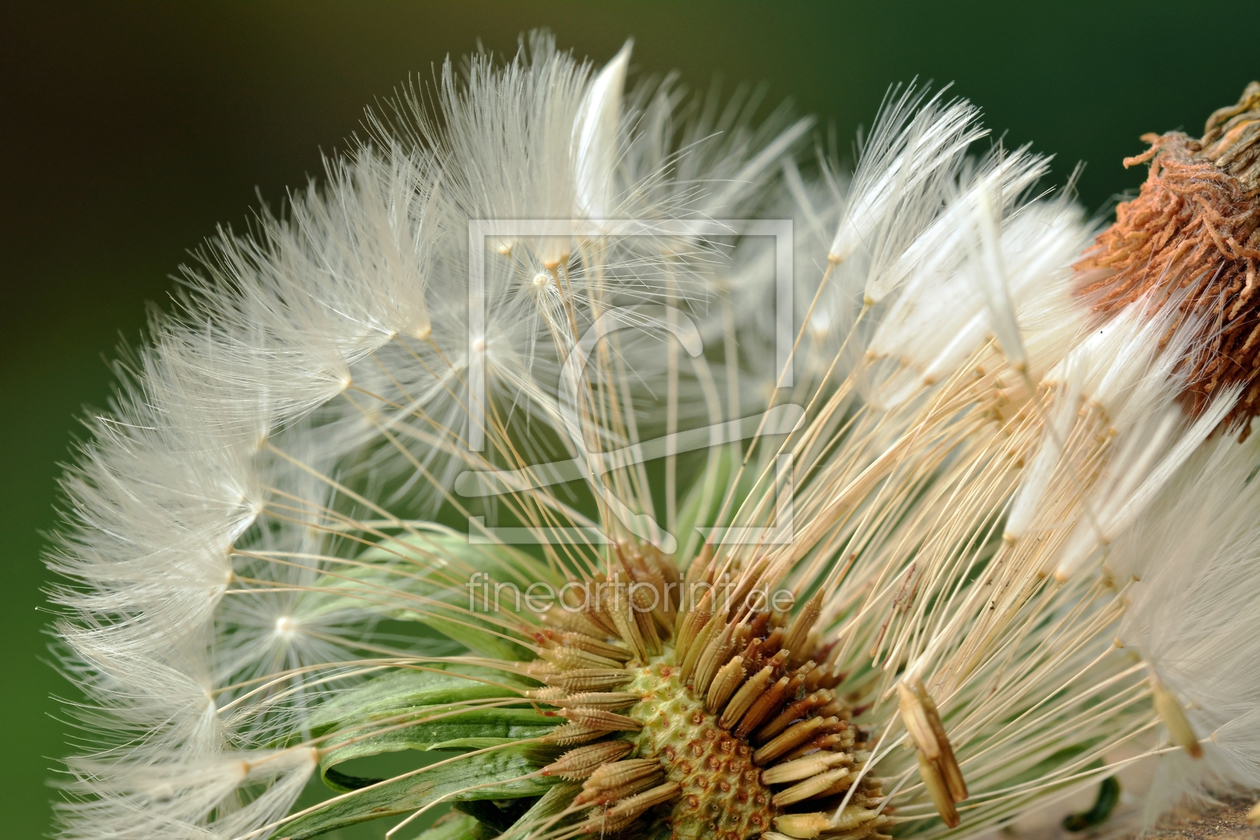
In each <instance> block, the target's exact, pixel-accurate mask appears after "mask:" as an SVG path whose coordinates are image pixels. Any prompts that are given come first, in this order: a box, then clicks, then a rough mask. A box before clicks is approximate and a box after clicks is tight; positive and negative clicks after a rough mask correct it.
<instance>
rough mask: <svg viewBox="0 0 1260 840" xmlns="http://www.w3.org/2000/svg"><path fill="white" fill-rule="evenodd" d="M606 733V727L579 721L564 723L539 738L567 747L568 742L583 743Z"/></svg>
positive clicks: (545, 741)
mask: <svg viewBox="0 0 1260 840" xmlns="http://www.w3.org/2000/svg"><path fill="white" fill-rule="evenodd" d="M607 734H608V730H607V729H601V728H598V727H593V726H586V725H584V724H581V723H565V724H561V725H560V726H557V727H556V728H555V729H553V730H551V731H550V732H548V733H547V734H546V735H544V736H543V737H542V739H541V740H542V741H543V742H544V743H548V744H560V745H562V746H566V747H567V746H569V745H570V744H584V743H586V742H587V741H594V740H595V739H596V738H602V737H603V736H605V735H607Z"/></svg>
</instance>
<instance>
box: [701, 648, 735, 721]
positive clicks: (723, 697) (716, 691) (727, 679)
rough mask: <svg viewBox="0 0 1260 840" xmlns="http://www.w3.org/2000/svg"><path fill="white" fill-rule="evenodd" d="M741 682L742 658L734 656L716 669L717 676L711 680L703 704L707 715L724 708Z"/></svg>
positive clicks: (714, 713)
mask: <svg viewBox="0 0 1260 840" xmlns="http://www.w3.org/2000/svg"><path fill="white" fill-rule="evenodd" d="M743 682H744V657H742V656H736V657H735V658H734V659H732V660H731V661H730V662H727V663H726V664H725V665H723V666H722V667H721V668H719V669H718V672H717V676H715V677H714V678H713V683H712V684H711V685H710V686H709V693H708V696H707V697H706V698H705V704H704V705H705V708H706V709H708V710H709V714H711V715H716V714H717V713H718V712H719V711H721V710H722V709H723V708H725V707H726V701H728V700H730V699H731V695H732V694H734V693H735V690H736V689H737V688H739V686H740V685H741V684H742V683H743Z"/></svg>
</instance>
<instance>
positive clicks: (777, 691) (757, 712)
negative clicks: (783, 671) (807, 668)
mask: <svg viewBox="0 0 1260 840" xmlns="http://www.w3.org/2000/svg"><path fill="white" fill-rule="evenodd" d="M789 683H790V680H788V678H787V677H780V678H779V680H778V682H776V683H775V684H774V685H772V686H770V688H769V690H767V691H766V693H765V694H763V695H761V696H760V697H758V698H757V699H755V700H754V701H753V704H752V705H751V706H749V707H748V711H747V712H746V713H745V714H744V717H743V719H742V720H741V721H740V722H739V726H737V727H735V736H736V737H738V738H747V737H748V733H749V732H752V731H753V730H754V729H756V728H757V727H758V726H760V725H761V724H762V723H763V722H765V720H766V718H768V717H770V715H772V714H774V712H775V710H776V709H778V708H780V707H781V706H782V705H783V700H784V698H786V697H787V696H788V685H789Z"/></svg>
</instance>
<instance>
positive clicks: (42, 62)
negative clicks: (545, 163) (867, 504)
mask: <svg viewBox="0 0 1260 840" xmlns="http://www.w3.org/2000/svg"><path fill="white" fill-rule="evenodd" d="M1255 13H1256V5H1255V2H1254V0H1251V2H1232V3H1231V2H1215V3H1213V4H1212V5H1211V6H1210V8H1208V7H1205V8H1204V9H1202V10H1200V11H1193V10H1192V9H1191V7H1190V6H1189V5H1187V4H1185V3H1165V2H1149V1H1148V2H1145V3H1141V4H1135V3H1123V4H1121V3H1114V4H1102V3H1099V2H1093V3H1080V2H1054V3H1021V4H1011V3H997V2H988V3H980V2H970V3H962V2H959V3H953V2H932V3H928V2H924V3H893V2H882V3H871V2H861V3H849V2H843V3H842V2H836V3H805V2H775V3H768V2H767V3H753V2H726V3H712V2H693V3H686V4H681V3H666V2H636V3H621V4H608V3H601V4H595V3H581V2H524V3H509V2H485V0H476V1H475V2H470V0H459V2H450V3H444V4H436V3H432V4H431V3H417V2H409V3H405V2H378V3H367V2H332V1H331V0H301V1H300V2H299V0H292V1H291V2H262V0H255V1H254V2H226V1H225V0H216V2H196V3H195V2H181V3H155V2H150V3H142V2H109V3H99V2H98V3H86V2H84V3H67V2H50V0H39V2H31V3H7V4H5V8H4V9H3V10H2V11H0V151H2V152H3V154H2V155H0V319H2V320H3V322H2V324H0V346H2V347H3V353H0V400H3V403H2V405H3V411H0V441H3V445H2V446H0V458H2V459H3V461H2V462H0V464H2V466H3V472H2V473H0V476H2V478H0V499H2V501H0V517H3V519H2V521H0V534H3V537H4V540H3V543H2V545H3V548H0V551H2V552H3V562H4V569H5V570H6V571H8V572H12V573H13V578H12V579H10V580H5V581H4V582H3V584H2V585H0V599H2V600H0V639H2V640H3V644H2V645H0V656H3V661H2V662H0V667H2V668H3V670H2V671H0V711H2V713H3V729H0V732H2V735H0V738H2V743H3V750H4V760H3V761H0V814H3V829H2V830H0V835H2V836H3V837H5V838H34V837H39V836H41V835H42V834H43V833H45V832H46V831H47V830H48V825H49V813H50V812H49V806H48V804H47V803H48V800H49V799H50V797H51V795H52V794H51V792H50V790H49V788H48V787H47V785H48V782H49V780H50V779H51V778H52V777H53V771H52V770H51V769H50V768H51V767H52V765H53V758H54V757H56V756H57V755H59V754H61V753H62V752H63V747H62V743H63V739H64V732H65V726H64V725H63V723H61V722H60V721H58V720H57V719H56V718H57V716H58V715H59V713H58V711H57V708H56V706H55V705H54V704H53V703H52V702H51V701H50V700H49V699H48V697H49V695H50V694H59V695H62V696H67V695H69V694H70V691H69V689H68V688H67V686H66V685H64V684H63V683H62V682H61V680H60V678H59V677H58V676H57V675H56V674H55V672H54V671H53V670H52V669H51V668H50V667H49V666H48V665H47V664H46V663H45V662H44V661H43V659H44V649H45V646H46V637H45V635H44V632H45V631H44V626H45V624H46V622H47V620H48V613H47V612H45V611H44V608H43V596H42V594H41V587H43V586H44V585H45V584H46V583H47V581H48V576H47V575H46V573H45V572H44V570H43V567H42V565H41V563H40V560H39V557H40V552H41V545H42V539H43V538H42V536H41V532H46V531H47V530H48V529H51V528H52V527H54V522H55V517H54V513H53V505H54V502H55V498H56V491H55V480H56V476H57V473H58V471H59V467H58V462H59V461H61V460H63V459H65V458H66V457H67V454H68V452H69V448H70V446H71V445H72V441H73V440H74V439H75V437H76V434H77V420H76V417H78V416H81V415H82V414H83V412H84V410H85V407H86V406H100V405H103V404H104V402H105V400H106V398H107V396H108V393H109V381H110V374H109V372H108V369H107V367H106V362H105V359H106V358H107V357H109V356H110V355H112V353H113V349H114V347H115V346H116V345H117V344H118V342H119V340H120V336H121V337H125V338H127V339H129V340H132V339H134V338H135V337H137V336H138V335H139V331H140V329H141V327H142V325H143V322H144V313H145V308H144V307H145V302H146V301H158V302H161V301H163V300H164V299H165V297H166V294H167V292H168V290H169V289H170V287H171V281H170V279H169V277H170V275H171V273H172V272H173V271H174V269H175V268H176V266H177V265H178V264H179V263H180V262H181V261H183V260H184V259H186V251H187V249H189V248H192V247H194V246H196V245H197V244H198V243H199V242H200V240H201V239H202V238H203V237H205V236H206V235H208V234H210V233H212V232H213V229H214V226H215V224H216V223H219V222H229V223H232V224H234V225H235V226H238V227H239V226H240V225H241V223H242V222H243V221H244V220H245V219H246V217H247V214H248V212H249V209H250V208H251V207H253V206H255V205H256V204H257V201H258V195H261V196H262V197H263V198H264V199H265V200H267V201H268V202H270V203H272V204H276V203H278V202H279V201H280V200H281V199H282V198H283V195H284V189H285V187H286V186H296V185H301V184H303V183H304V182H305V180H306V179H307V177H308V176H309V175H314V174H317V173H318V172H319V170H320V158H319V155H320V150H323V151H325V152H331V151H334V150H337V149H339V148H344V147H345V145H346V142H345V138H347V137H348V136H350V135H351V134H352V133H354V132H355V131H356V130H357V129H358V128H359V127H360V120H361V117H362V113H363V112H362V109H363V106H364V105H366V104H368V103H370V102H372V101H373V100H374V99H375V98H377V97H383V96H388V95H389V94H390V93H391V91H392V90H393V89H394V87H395V85H397V84H398V83H399V82H401V81H403V80H405V79H406V78H407V76H408V74H412V73H418V74H420V75H421V76H422V77H426V78H427V77H428V76H429V74H430V67H431V65H432V64H433V63H434V62H439V61H440V60H441V59H442V57H443V56H444V55H445V54H446V53H447V52H453V53H456V54H460V53H464V52H467V51H469V50H471V49H473V48H474V47H475V45H476V41H477V39H478V38H480V39H482V41H483V43H484V44H485V45H486V46H487V47H489V48H491V49H494V50H496V51H508V52H510V51H512V50H513V49H514V47H515V42H516V37H517V34H518V33H519V32H521V31H522V30H526V29H529V28H532V27H537V26H547V27H550V28H551V29H553V30H554V31H555V32H556V33H557V35H558V37H559V40H560V43H561V44H562V45H563V46H565V47H571V48H573V50H574V51H575V52H576V53H577V54H579V55H585V56H590V57H592V58H594V59H596V60H597V61H602V60H604V59H606V58H608V57H610V56H611V55H612V54H613V53H614V52H615V51H616V50H617V49H618V47H620V45H621V43H622V42H623V41H624V39H625V38H626V37H627V36H634V38H635V39H636V42H635V53H634V67H635V68H636V69H637V70H639V71H647V72H663V71H666V70H669V69H671V68H677V69H679V70H681V71H682V74H683V78H684V79H685V80H687V81H689V82H690V83H692V84H693V85H697V86H707V85H708V84H709V83H710V81H711V80H712V79H713V77H714V76H715V74H720V75H721V76H722V77H723V78H724V80H726V82H727V83H728V85H729V84H731V83H734V82H737V81H741V80H753V81H757V80H766V81H768V82H769V83H770V85H771V87H770V99H771V100H778V99H781V98H787V97H790V98H792V99H794V100H795V102H796V104H797V106H798V108H799V110H801V111H805V112H813V113H816V114H818V115H820V116H821V118H822V120H823V122H824V125H825V124H827V123H830V124H832V125H834V127H835V130H836V133H837V136H838V137H839V138H840V146H841V148H843V149H847V148H849V146H850V140H851V138H852V137H853V136H854V133H855V131H856V129H857V127H858V126H859V125H867V126H869V125H870V122H871V119H872V117H873V116H874V114H875V111H876V109H877V107H878V105H879V102H880V99H881V97H882V96H883V95H884V92H885V90H886V89H887V87H888V86H889V84H891V83H893V82H898V81H908V80H910V79H911V78H913V77H915V76H918V77H919V78H920V79H934V80H936V81H937V82H946V81H953V82H955V83H956V87H955V88H954V90H955V91H956V92H957V93H959V94H962V95H965V96H967V97H969V98H971V99H973V100H974V101H975V102H977V103H978V104H980V105H981V106H982V107H983V108H984V110H985V113H986V121H987V123H988V124H989V125H990V126H991V127H992V128H994V129H996V130H997V131H998V132H1002V131H1005V132H1007V134H1006V144H1007V145H1008V147H1009V146H1013V145H1017V144H1020V143H1023V142H1026V141H1029V140H1032V141H1035V146H1036V148H1037V149H1039V150H1042V151H1048V152H1054V153H1056V154H1057V155H1058V157H1057V162H1056V169H1055V176H1056V178H1057V179H1059V180H1061V179H1062V178H1063V177H1064V176H1065V175H1066V174H1067V172H1069V171H1070V169H1071V167H1072V165H1074V164H1075V163H1076V162H1077V161H1086V162H1088V163H1089V167H1088V169H1087V170H1086V171H1085V175H1084V179H1083V180H1082V181H1081V184H1080V188H1079V195H1080V199H1081V201H1082V202H1083V203H1084V204H1085V205H1086V206H1087V207H1088V208H1089V209H1090V210H1091V211H1100V210H1105V209H1106V208H1107V207H1109V205H1110V203H1111V202H1112V201H1113V199H1114V197H1115V196H1116V195H1117V194H1119V193H1121V192H1122V191H1125V190H1133V189H1135V188H1136V187H1137V185H1138V184H1139V183H1140V182H1141V180H1142V177H1143V174H1142V172H1139V171H1129V172H1126V171H1125V170H1124V169H1122V168H1121V166H1120V159H1121V158H1122V157H1124V156H1126V155H1131V154H1135V153H1137V152H1139V151H1141V150H1142V148H1143V144H1142V143H1141V142H1140V141H1139V140H1138V136H1139V135H1140V134H1142V133H1144V132H1147V131H1165V130H1169V129H1174V128H1186V129H1187V130H1190V131H1192V132H1194V133H1196V134H1197V133H1198V132H1199V130H1200V129H1201V127H1202V124H1203V120H1204V119H1205V117H1206V116H1207V115H1208V113H1210V112H1211V111H1212V110H1213V109H1214V108H1216V107H1218V106H1220V105H1224V104H1227V103H1232V102H1234V101H1235V100H1236V98H1237V96H1238V94H1239V93H1240V92H1241V90H1242V88H1243V86H1244V85H1245V84H1246V83H1247V82H1248V81H1250V80H1251V79H1252V78H1256V77H1260V58H1258V57H1257V56H1260V53H1258V52H1257V50H1256V49H1255V44H1254V37H1255V32H1254V24H1255V19H1256V18H1255Z"/></svg>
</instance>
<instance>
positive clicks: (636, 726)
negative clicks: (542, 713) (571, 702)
mask: <svg viewBox="0 0 1260 840" xmlns="http://www.w3.org/2000/svg"><path fill="white" fill-rule="evenodd" d="M558 714H559V715H560V716H561V717H563V718H565V719H567V720H569V721H572V722H573V723H576V724H580V725H582V726H586V727H589V728H591V729H599V730H602V731H604V732H619V731H626V732H637V731H639V730H640V729H642V728H643V724H642V723H639V721H637V720H635V719H634V718H632V717H627V716H626V715H619V714H617V713H615V712H608V711H604V710H603V709H591V708H585V709H561V710H560V711H559V712H558Z"/></svg>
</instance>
